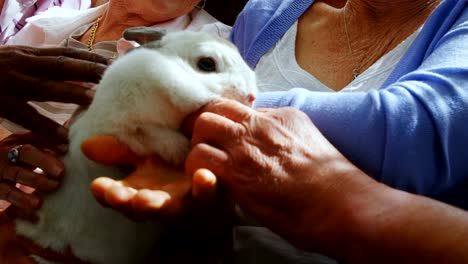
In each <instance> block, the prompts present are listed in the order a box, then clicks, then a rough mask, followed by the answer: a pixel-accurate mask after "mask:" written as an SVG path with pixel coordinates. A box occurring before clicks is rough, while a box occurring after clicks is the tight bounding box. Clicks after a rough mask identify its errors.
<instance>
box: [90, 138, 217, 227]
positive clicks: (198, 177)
mask: <svg viewBox="0 0 468 264" xmlns="http://www.w3.org/2000/svg"><path fill="white" fill-rule="evenodd" d="M82 150H83V152H84V154H85V155H86V156H88V157H89V158H90V159H92V160H94V161H96V162H99V163H102V164H105V165H116V166H122V167H131V168H132V170H133V172H132V173H131V174H130V175H129V176H128V177H126V178H125V179H123V180H121V181H116V180H113V179H110V178H104V177H103V178H98V179H96V180H94V181H93V183H92V185H91V189H92V191H93V194H94V195H95V197H96V199H97V200H98V201H99V202H100V203H101V204H102V205H104V206H107V207H112V208H114V209H116V210H119V211H121V212H123V213H124V214H126V215H127V216H129V217H130V218H133V219H156V220H159V219H161V218H167V217H173V216H176V215H179V214H181V213H183V212H184V211H185V210H187V207H189V206H192V205H193V202H194V201H193V200H192V199H190V196H191V195H193V197H195V198H196V200H209V199H211V198H212V197H213V196H214V195H215V192H216V178H215V177H214V176H213V175H212V174H211V173H210V172H209V171H206V170H198V171H197V172H196V173H194V176H193V178H192V177H189V176H188V175H186V174H185V172H184V171H183V170H182V169H180V168H175V167H173V166H170V165H167V164H165V163H164V162H162V161H161V160H160V159H159V158H158V157H156V156H152V157H145V158H142V157H137V156H136V155H135V154H134V153H133V152H132V151H131V150H130V149H129V148H128V147H127V146H126V145H124V144H123V143H121V142H120V141H118V140H117V139H116V138H115V137H112V136H96V137H93V138H90V139H88V140H86V141H84V142H83V144H82Z"/></svg>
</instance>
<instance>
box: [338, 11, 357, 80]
mask: <svg viewBox="0 0 468 264" xmlns="http://www.w3.org/2000/svg"><path fill="white" fill-rule="evenodd" d="M342 13H343V22H344V28H345V33H346V40H347V41H348V52H349V55H350V56H351V59H352V60H353V64H354V69H353V80H355V79H356V78H357V77H358V76H359V74H361V66H360V65H358V64H357V63H356V58H355V57H354V52H353V49H352V48H351V40H350V38H349V32H348V22H347V21H346V5H345V6H344V7H343V12H342Z"/></svg>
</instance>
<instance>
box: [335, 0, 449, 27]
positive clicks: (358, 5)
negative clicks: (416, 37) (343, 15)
mask: <svg viewBox="0 0 468 264" xmlns="http://www.w3.org/2000/svg"><path fill="white" fill-rule="evenodd" d="M328 1H331V0H328ZM337 1H339V0H334V2H337ZM440 2H441V0H393V1H388V0H348V1H346V7H347V8H348V9H349V10H353V11H355V12H357V13H358V14H359V17H360V18H362V16H365V18H366V19H372V20H373V22H388V21H393V23H407V22H409V21H415V20H416V19H422V18H424V19H425V18H426V17H427V16H428V15H429V14H430V13H431V12H432V10H433V9H434V8H435V7H436V6H437V5H438V4H439V3H440Z"/></svg>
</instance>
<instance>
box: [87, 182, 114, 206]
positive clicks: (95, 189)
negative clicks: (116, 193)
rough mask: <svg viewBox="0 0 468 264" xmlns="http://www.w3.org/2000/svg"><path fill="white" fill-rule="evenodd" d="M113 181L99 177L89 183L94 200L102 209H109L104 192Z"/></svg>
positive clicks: (109, 187)
mask: <svg viewBox="0 0 468 264" xmlns="http://www.w3.org/2000/svg"><path fill="white" fill-rule="evenodd" d="M114 182H115V181H114V180H113V179H111V178H106V177H99V178H97V179H95V180H94V181H93V182H92V183H91V192H92V193H93V195H94V198H95V199H96V200H97V201H98V202H99V203H100V204H101V205H102V206H104V207H109V204H108V203H107V201H106V199H105V196H106V192H107V191H108V190H110V189H111V188H112V186H113V185H114Z"/></svg>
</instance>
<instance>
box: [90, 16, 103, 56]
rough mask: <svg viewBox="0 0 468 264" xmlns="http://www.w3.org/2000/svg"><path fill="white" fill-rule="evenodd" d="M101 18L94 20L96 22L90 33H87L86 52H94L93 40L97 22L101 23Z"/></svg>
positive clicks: (97, 25)
mask: <svg viewBox="0 0 468 264" xmlns="http://www.w3.org/2000/svg"><path fill="white" fill-rule="evenodd" d="M101 18H102V17H99V18H98V19H96V21H95V22H94V24H93V27H92V28H91V32H90V33H89V39H88V43H87V46H88V50H89V51H94V48H93V45H94V39H95V38H96V31H97V29H98V27H99V21H101Z"/></svg>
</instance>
